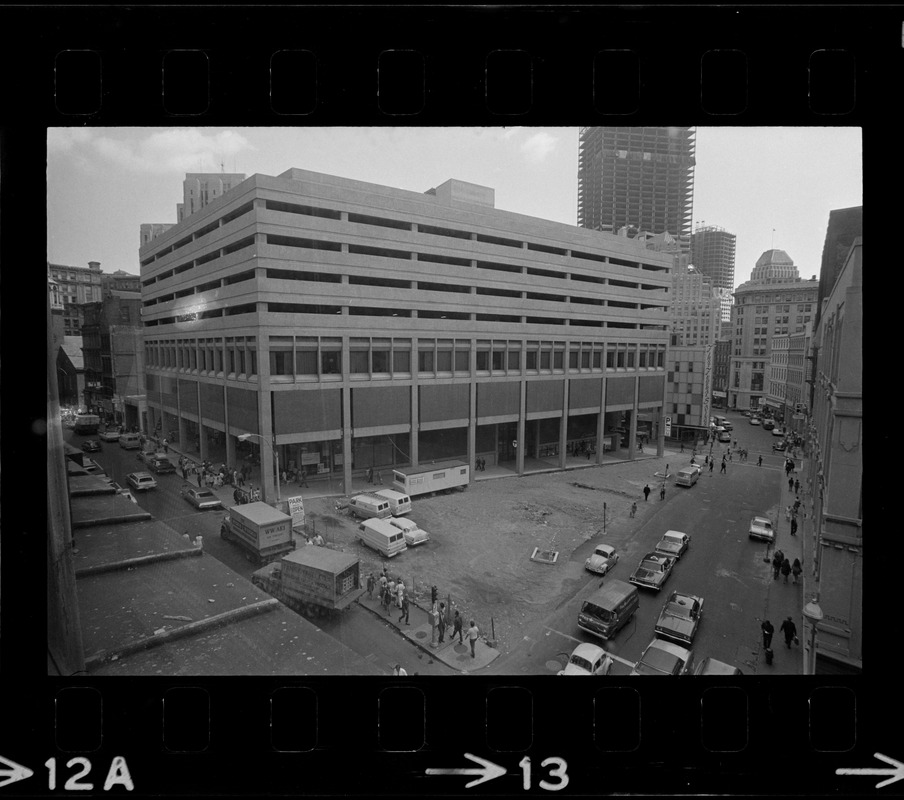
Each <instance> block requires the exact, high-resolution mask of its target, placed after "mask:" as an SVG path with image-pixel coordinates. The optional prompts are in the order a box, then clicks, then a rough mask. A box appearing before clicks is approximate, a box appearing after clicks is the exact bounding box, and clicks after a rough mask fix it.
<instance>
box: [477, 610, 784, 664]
mask: <svg viewBox="0 0 904 800" xmlns="http://www.w3.org/2000/svg"><path fill="white" fill-rule="evenodd" d="M478 636H480V629H479V628H478V627H477V625H475V624H474V620H473V619H472V620H471V627H470V628H468V641H469V642H470V643H471V658H474V646H475V645H476V644H477V637H478ZM789 646H790V645H789Z"/></svg>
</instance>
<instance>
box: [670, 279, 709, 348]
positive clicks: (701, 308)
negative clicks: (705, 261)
mask: <svg viewBox="0 0 904 800" xmlns="http://www.w3.org/2000/svg"><path fill="white" fill-rule="evenodd" d="M721 303H722V298H721V295H720V293H719V291H718V290H717V289H716V288H715V287H714V286H713V283H712V278H710V277H709V276H707V275H701V274H700V273H699V272H698V271H697V270H696V268H695V266H693V265H691V266H688V267H687V268H686V269H684V270H680V269H679V270H676V271H675V272H674V273H673V274H672V302H671V303H670V305H669V312H670V313H671V315H672V344H673V345H675V346H679V347H690V346H692V345H702V346H706V347H708V346H710V345H712V344H714V343H715V341H716V339H717V338H718V336H719V330H720V326H721V319H720V318H721Z"/></svg>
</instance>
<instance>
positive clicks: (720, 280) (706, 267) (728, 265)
mask: <svg viewBox="0 0 904 800" xmlns="http://www.w3.org/2000/svg"><path fill="white" fill-rule="evenodd" d="M736 238H737V237H735V235H734V234H733V233H729V232H728V231H726V230H725V229H724V228H720V227H718V226H716V225H703V224H702V223H701V224H698V225H697V226H696V227H695V228H694V232H693V234H691V263H692V264H693V265H694V267H695V268H696V269H697V271H698V272H701V273H702V274H703V275H708V276H709V277H710V278H712V282H713V286H714V287H716V288H717V289H722V290H723V291H722V292H721V295H720V296H721V298H722V307H721V314H722V319H723V320H729V319H731V300H732V299H731V292H732V290H733V289H734V274H735V243H736Z"/></svg>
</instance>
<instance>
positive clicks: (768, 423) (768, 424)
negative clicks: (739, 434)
mask: <svg viewBox="0 0 904 800" xmlns="http://www.w3.org/2000/svg"><path fill="white" fill-rule="evenodd" d="M774 427H775V423H774V422H773V421H772V420H771V419H764V420H763V430H764V431H771V430H772V429H773V428H774Z"/></svg>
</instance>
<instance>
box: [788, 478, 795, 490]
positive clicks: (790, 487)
mask: <svg viewBox="0 0 904 800" xmlns="http://www.w3.org/2000/svg"><path fill="white" fill-rule="evenodd" d="M793 490H794V477H793V476H791V475H789V476H788V491H789V492H791V491H793Z"/></svg>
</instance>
